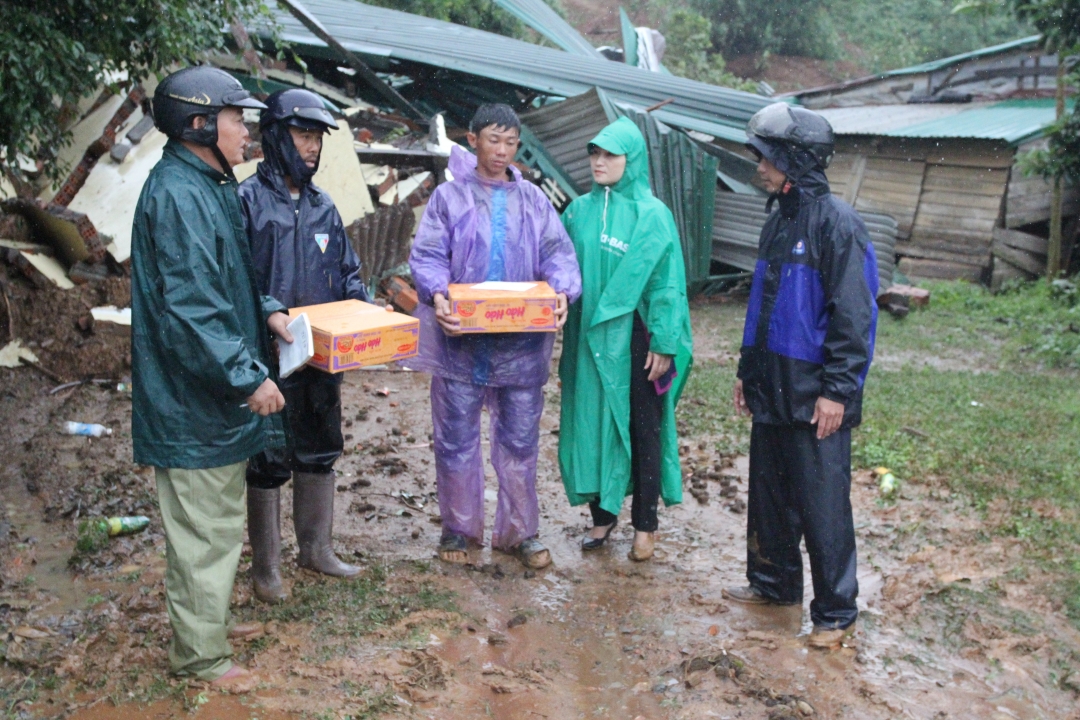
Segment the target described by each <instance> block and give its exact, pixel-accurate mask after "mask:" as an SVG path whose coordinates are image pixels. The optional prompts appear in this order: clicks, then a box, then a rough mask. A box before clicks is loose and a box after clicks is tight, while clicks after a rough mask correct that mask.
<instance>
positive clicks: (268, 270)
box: [240, 89, 368, 603]
mask: <svg viewBox="0 0 1080 720" xmlns="http://www.w3.org/2000/svg"><path fill="white" fill-rule="evenodd" d="M266 105H267V109H266V110H264V111H263V114H262V115H261V118H260V121H259V127H260V130H261V132H262V148H263V155H264V156H265V159H264V160H263V161H262V162H261V163H259V166H258V170H257V172H256V173H255V175H253V176H252V177H250V178H248V179H247V180H245V181H244V182H243V183H241V184H240V204H241V207H242V209H243V216H244V223H245V225H246V226H247V232H248V237H249V239H250V241H251V256H252V260H253V264H254V266H255V275H256V281H257V282H258V285H259V289H260V290H261V291H262V292H263V293H265V294H267V295H270V296H272V297H274V298H275V299H277V300H278V301H280V302H281V303H282V304H284V305H285V306H286V307H302V306H305V305H319V304H322V303H328V302H337V301H339V300H348V299H354V300H363V301H367V300H368V293H367V289H366V288H365V287H364V283H363V282H362V281H361V280H360V260H359V259H358V258H357V256H356V252H354V251H353V249H352V246H350V245H349V240H348V237H346V235H345V227H344V225H343V224H342V221H341V215H339V214H338V211H337V208H336V207H334V201H333V200H331V199H330V195H328V194H327V193H326V192H325V191H323V190H321V189H320V188H318V187H317V186H316V185H315V184H314V183H312V182H311V178H312V177H313V176H314V175H315V172H316V171H317V170H318V168H319V158H320V154H321V152H322V138H323V134H324V133H326V132H329V131H330V130H331V129H336V128H337V123H336V122H335V121H334V118H333V117H332V116H331V115H330V113H329V112H327V110H326V108H325V107H324V105H323V102H322V100H321V99H320V98H319V96H318V95H316V94H314V93H312V92H310V91H308V90H301V89H294V90H281V91H278V92H276V93H274V94H273V95H271V96H270V97H268V98H267V99H266ZM286 339H291V338H286ZM281 392H282V393H283V394H284V395H285V399H286V403H287V410H286V413H285V415H286V418H287V420H288V426H289V431H290V432H289V439H290V442H289V447H288V448H287V449H285V450H271V451H267V452H264V453H260V454H259V455H257V456H255V457H254V458H252V459H251V462H250V464H249V465H248V470H247V483H248V495H247V497H248V537H249V539H250V540H251V551H252V560H251V575H252V581H253V585H254V590H255V596H256V597H257V598H259V599H260V600H262V601H263V602H270V603H274V602H279V601H280V600H282V599H283V598H284V597H285V592H284V590H283V588H282V584H281V573H280V567H279V565H280V557H281V529H280V519H279V518H280V488H281V486H282V485H284V484H285V483H286V482H288V481H289V478H290V477H292V480H293V525H294V526H295V528H296V541H297V545H298V546H299V555H298V556H297V564H299V565H300V567H303V568H307V569H309V570H315V571H317V572H321V573H325V574H327V575H337V576H343V577H350V576H353V575H356V574H357V573H358V572H360V570H359V568H357V567H354V566H352V565H347V564H345V563H343V562H341V561H340V560H338V558H337V556H335V555H334V550H333V547H332V544H331V534H332V531H333V521H334V462H335V461H336V460H337V459H338V457H339V456H340V455H341V451H342V449H343V448H344V440H343V438H342V435H341V375H331V374H329V373H324V372H322V371H321V370H316V369H314V368H301V369H300V370H297V371H296V372H295V373H293V374H292V375H290V376H289V377H287V378H284V379H282V380H281Z"/></svg>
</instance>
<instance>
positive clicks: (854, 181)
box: [844, 155, 867, 205]
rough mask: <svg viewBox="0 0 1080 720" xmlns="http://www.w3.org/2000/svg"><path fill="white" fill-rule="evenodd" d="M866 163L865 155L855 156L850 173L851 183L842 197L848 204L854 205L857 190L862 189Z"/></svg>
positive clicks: (857, 193) (857, 194)
mask: <svg viewBox="0 0 1080 720" xmlns="http://www.w3.org/2000/svg"><path fill="white" fill-rule="evenodd" d="M866 163H867V158H866V156H865V155H856V156H855V164H854V167H853V168H852V174H851V183H850V184H849V185H848V187H847V192H845V193H844V199H845V200H847V201H848V204H850V205H854V204H855V199H856V198H858V197H859V190H861V189H862V184H863V178H864V177H866Z"/></svg>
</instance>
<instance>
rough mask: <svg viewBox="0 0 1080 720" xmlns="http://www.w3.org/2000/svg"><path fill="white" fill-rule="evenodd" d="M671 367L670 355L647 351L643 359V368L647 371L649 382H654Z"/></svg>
mask: <svg viewBox="0 0 1080 720" xmlns="http://www.w3.org/2000/svg"><path fill="white" fill-rule="evenodd" d="M670 367H671V356H670V355H661V354H660V353H654V352H651V351H650V352H649V355H648V357H647V359H646V360H645V369H646V370H648V371H649V382H656V381H657V380H659V379H660V378H661V377H663V376H664V373H666V372H667V371H668V368H670Z"/></svg>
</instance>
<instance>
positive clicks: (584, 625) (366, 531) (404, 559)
mask: <svg viewBox="0 0 1080 720" xmlns="http://www.w3.org/2000/svg"><path fill="white" fill-rule="evenodd" d="M15 284H16V285H17V284H18V283H15ZM26 292H27V293H32V292H33V291H26ZM28 296H29V295H28ZM42 302H44V301H42ZM46 304H47V303H46ZM743 311H744V305H743V304H742V303H741V302H740V301H731V302H724V303H714V304H703V305H696V306H695V307H694V310H693V316H694V323H695V332H696V340H697V355H698V359H699V362H700V363H701V366H702V367H709V366H711V367H719V368H730V367H731V363H733V361H734V360H733V358H734V355H733V354H734V353H735V352H736V351H737V338H738V330H739V327H740V326H741V314H742V312H743ZM32 314H33V312H32V311H28V313H27V315H28V316H29V315H32ZM23 329H24V330H25V333H26V334H24V335H23V337H24V339H30V338H31V337H33V330H32V328H31V324H29V323H28V324H26V325H25V326H24V328H23ZM16 330H17V331H18V330H19V328H18V326H17V327H16ZM79 332H80V335H79V337H83V338H84V342H90V341H91V340H92V341H93V342H95V343H97V342H98V341H100V343H101V347H102V349H97V350H93V352H94V353H98V354H99V355H100V357H101V358H102V362H103V364H102V366H101V367H99V368H95V367H93V363H92V362H91V361H89V360H80V361H79V362H81V363H83V364H81V365H78V366H76V365H72V364H71V363H70V362H67V361H64V360H63V358H62V357H60V356H59V355H57V356H55V357H54V356H52V355H50V352H49V347H44V348H41V346H40V340H38V343H39V346H38V347H39V350H41V352H40V353H39V355H40V356H41V358H42V362H43V363H45V364H49V363H50V362H52V363H53V367H54V368H59V371H61V372H64V373H65V374H66V373H70V374H71V375H70V376H71V377H75V378H81V377H84V376H85V375H87V374H89V375H90V376H92V377H96V378H98V379H102V380H110V381H111V382H108V383H104V382H103V383H97V384H94V383H88V384H84V385H79V386H76V387H73V388H69V389H66V390H62V391H60V392H56V393H51V392H50V391H51V390H52V389H53V388H54V387H55V386H56V385H57V383H56V382H54V381H52V380H49V379H48V378H46V377H44V376H43V375H42V374H40V373H38V372H35V371H34V370H32V369H28V368H19V369H13V370H4V369H0V427H2V428H3V432H2V433H0V458H2V463H0V465H2V466H0V497H2V500H3V506H4V515H3V526H2V527H0V581H2V586H0V625H2V629H3V632H4V635H3V638H2V643H3V653H4V658H5V660H4V662H3V664H2V666H0V700H2V701H3V707H2V712H4V713H5V714H6V716H9V717H71V718H80V719H89V718H95V719H96V718H102V719H104V718H109V720H125V719H127V718H146V717H177V716H184V715H185V714H193V715H194V716H197V717H202V718H213V719H215V720H216V719H218V718H221V719H228V720H233V719H238V718H243V719H245V720H246V719H247V718H260V719H264V720H265V719H267V718H286V717H313V718H344V717H354V718H373V717H383V716H386V717H415V718H434V719H439V720H451V719H453V720H459V719H462V718H507V719H510V718H513V719H521V720H529V719H530V718H559V719H562V718H627V719H632V718H650V719H652V718H695V719H696V718H770V719H773V720H776V719H779V718H796V717H806V716H812V717H825V718H900V717H910V718H946V717H952V718H1000V719H1005V718H1023V719H1029V718H1030V719H1035V718H1080V712H1078V711H1077V709H1076V708H1077V703H1078V700H1077V693H1078V692H1080V678H1078V677H1076V676H1075V675H1072V674H1071V672H1072V671H1071V668H1072V667H1076V666H1077V665H1078V663H1077V661H1078V660H1080V633H1078V632H1077V630H1076V628H1075V627H1074V626H1073V625H1071V624H1070V623H1069V622H1068V621H1067V620H1066V619H1065V617H1064V616H1063V615H1062V614H1061V612H1060V610H1059V609H1057V608H1055V607H1054V606H1053V605H1052V604H1051V602H1050V601H1048V600H1046V599H1045V598H1043V597H1042V596H1041V595H1039V594H1038V593H1037V592H1036V591H1035V590H1034V589H1033V588H1036V587H1037V586H1038V583H1037V582H1034V581H1033V580H1032V575H1031V574H1030V573H1029V574H1028V575H1027V580H1025V581H1013V580H1011V579H1010V578H1012V577H1015V575H1010V571H1012V570H1014V569H1015V568H1016V567H1017V566H1018V565H1021V564H1023V560H1022V557H1021V554H1020V552H1021V551H1020V548H1019V545H1018V543H1019V541H1017V542H1016V543H1014V542H1013V541H1012V540H1009V539H1000V538H995V539H993V540H990V541H987V540H985V539H979V538H981V537H982V536H981V535H980V525H981V522H982V521H981V520H980V516H979V515H977V514H975V513H973V512H972V511H971V510H970V509H969V508H968V506H967V505H965V504H964V503H963V502H961V501H959V500H957V499H955V498H952V497H950V496H949V495H948V493H947V491H945V490H943V489H942V487H941V486H939V485H934V484H920V483H918V482H909V483H907V484H906V485H905V486H904V490H903V496H902V498H901V500H900V501H899V502H897V503H894V504H885V503H882V502H880V500H879V498H878V494H877V490H876V486H875V484H874V483H873V481H872V480H871V478H870V475H869V473H868V472H867V471H865V470H860V471H858V472H857V473H856V475H855V478H854V483H853V497H852V500H853V504H854V507H855V521H856V527H857V531H858V537H859V559H860V588H861V592H860V598H859V603H860V607H861V608H862V611H863V612H862V616H861V618H860V621H859V625H858V632H857V633H856V635H855V637H854V638H853V640H852V642H851V643H850V644H849V646H846V647H841V648H838V649H836V650H834V651H831V652H823V651H816V650H810V649H808V648H807V647H806V643H805V634H806V633H807V632H808V630H809V626H808V619H807V617H808V611H807V608H806V606H805V605H804V607H802V608H746V607H742V606H738V605H732V604H729V603H727V602H725V601H723V600H722V599H721V595H720V591H721V588H722V587H724V586H725V585H732V584H740V583H741V582H742V580H743V577H742V575H743V572H744V558H745V518H746V516H745V498H746V472H747V466H746V459H745V458H744V457H739V456H735V455H723V454H720V452H719V450H718V448H720V449H722V448H725V447H729V446H730V443H729V442H726V440H728V439H729V438H727V439H726V438H724V437H721V436H719V435H718V434H714V433H703V434H695V435H684V437H683V438H682V443H683V458H684V469H685V472H686V476H687V480H686V484H687V487H686V490H687V493H686V497H685V502H684V503H683V504H682V505H680V506H676V507H672V508H667V509H664V510H662V511H661V534H660V538H659V543H658V552H657V556H656V557H655V558H654V560H653V561H652V562H649V563H643V564H636V563H632V562H631V561H629V560H628V559H627V557H626V553H627V551H628V550H629V547H630V540H631V536H632V530H631V529H630V528H629V527H628V523H626V524H620V525H619V527H618V528H617V529H616V531H615V533H614V535H613V540H612V542H609V544H608V546H607V547H605V548H604V549H603V550H601V551H599V552H596V553H594V554H589V555H583V554H582V553H581V551H580V550H579V549H578V542H579V539H580V536H581V534H582V531H583V530H584V529H585V527H586V525H587V513H586V512H585V511H584V510H583V508H571V507H569V506H568V505H567V503H566V500H565V497H564V495H563V492H562V487H561V484H560V480H559V475H558V470H557V464H556V444H557V441H558V436H557V434H556V431H557V425H558V412H557V410H558V388H557V386H556V384H555V383H554V382H552V383H551V384H549V386H548V388H547V393H546V394H547V402H548V407H547V412H546V413H545V415H544V418H543V424H542V428H543V432H542V435H541V469H540V478H539V492H540V499H541V507H542V521H541V528H542V539H543V540H544V541H545V542H546V543H547V544H548V545H549V547H550V548H551V549H552V553H553V556H554V560H555V562H554V565H553V567H551V568H550V569H548V570H545V571H541V572H539V573H535V574H534V573H527V572H525V571H524V569H523V568H522V567H521V566H520V564H518V562H517V561H516V560H515V559H514V558H512V557H509V556H506V555H503V554H501V553H498V552H492V551H491V550H489V549H485V550H482V551H475V552H474V553H473V555H472V557H471V561H472V562H471V564H470V565H469V566H464V567H462V566H453V567H450V566H445V565H442V564H440V563H439V562H438V561H437V560H436V559H435V558H434V552H433V551H434V546H435V544H436V542H437V540H438V537H439V533H440V528H439V525H438V523H437V515H438V507H437V505H436V504H435V501H434V494H433V493H434V490H435V485H434V467H433V462H432V454H431V448H430V444H429V443H430V440H429V433H430V430H431V420H430V416H429V413H430V409H429V403H428V399H427V393H428V379H427V378H426V377H425V376H423V375H420V374H415V373H409V372H400V371H390V370H368V371H357V372H351V373H348V374H347V376H346V381H345V385H344V390H343V401H344V408H345V417H346V428H345V432H346V433H347V436H346V437H347V448H348V449H347V453H346V455H345V456H344V457H343V458H342V460H341V461H340V462H339V465H338V470H339V479H338V491H339V492H338V495H337V507H336V518H335V520H336V527H335V537H336V546H337V549H338V551H339V553H340V554H341V555H342V556H343V557H345V558H348V559H350V560H351V561H353V562H357V563H359V564H361V565H363V566H364V568H365V570H364V574H363V575H362V576H361V577H360V578H359V579H357V580H353V581H349V582H342V581H326V580H323V579H321V578H318V577H315V576H313V575H311V574H309V573H306V572H302V571H297V570H295V569H294V567H293V565H292V561H293V558H294V557H295V542H294V537H293V533H292V530H291V513H290V511H289V509H288V508H289V506H290V503H289V502H288V501H287V499H288V497H289V494H288V487H286V489H285V492H286V494H285V500H284V501H283V505H284V507H285V511H284V513H283V515H284V517H283V527H284V532H285V536H286V538H285V558H284V567H285V568H286V575H287V580H288V582H289V584H290V586H291V587H292V593H293V597H292V599H291V600H290V601H289V602H288V603H286V604H285V605H282V606H278V607H275V608H268V607H266V606H263V605H258V604H255V603H254V602H253V600H252V598H251V594H250V590H249V583H248V579H247V569H248V567H247V562H246V560H247V559H248V558H249V554H247V553H245V559H244V561H243V562H242V563H241V567H240V574H239V576H238V579H237V584H236V591H235V594H234V601H235V602H234V611H235V616H236V617H237V619H238V620H259V621H262V622H264V623H266V624H265V634H264V635H263V636H262V637H259V638H257V639H254V640H252V641H249V642H246V643H237V644H235V649H236V652H237V655H238V658H239V660H240V661H241V662H243V663H245V664H246V665H248V666H249V667H251V668H252V669H253V670H255V671H256V672H257V673H258V674H259V676H260V678H261V680H262V684H261V685H260V686H259V688H258V689H257V690H256V691H255V692H254V693H253V694H251V695H248V696H244V697H230V696H224V695H220V694H217V693H215V692H213V691H211V690H209V689H207V688H205V687H201V686H199V685H198V684H187V683H182V682H179V681H176V680H173V679H170V678H169V677H168V674H167V661H166V656H165V649H164V648H165V645H166V643H167V640H168V637H169V627H168V622H167V619H166V616H165V611H164V602H163V589H162V576H163V570H164V537H163V535H162V534H161V530H160V527H161V526H160V521H159V518H158V515H157V511H156V508H155V500H154V487H153V474H152V471H151V470H149V469H148V468H141V467H137V466H134V465H132V463H131V447H130V420H131V412H130V410H131V403H130V395H129V394H128V393H127V392H125V391H123V390H118V389H117V386H116V384H115V382H112V381H118V380H122V379H123V378H122V375H123V372H124V369H123V367H122V363H121V364H120V366H118V365H117V362H116V359H117V358H125V357H126V353H127V349H126V347H125V345H124V342H123V341H122V340H118V339H116V338H110V337H108V336H106V335H96V334H95V333H94V332H93V331H91V332H89V333H85V331H79ZM54 344H55V343H54ZM91 347H94V346H91ZM65 352H67V351H66V350H65ZM883 352H884V353H885V354H886V355H887V354H888V352H889V349H888V348H884V349H883ZM886 360H887V357H886ZM66 362H67V364H65V363H66ZM883 366H887V362H886V363H883ZM387 391H388V392H387ZM727 402H728V400H727V396H726V394H722V395H720V396H717V397H701V396H694V395H692V394H690V395H688V396H687V398H686V401H685V402H684V403H683V404H682V406H681V409H680V412H681V414H682V417H683V418H684V419H687V418H689V417H691V416H692V414H694V413H695V412H702V411H703V409H704V408H707V407H710V406H713V407H715V406H716V405H718V404H726V403H727ZM65 420H80V421H86V422H100V423H102V424H105V425H107V426H109V427H111V428H113V434H112V436H110V437H106V438H101V439H89V440H88V439H86V438H76V437H71V436H66V435H63V434H61V433H60V430H59V426H60V424H61V423H62V422H63V421H65ZM485 448H486V445H485ZM695 473H696V478H695V477H694V476H695ZM489 477H490V483H491V484H490V486H489V488H490V489H489V492H488V500H489V526H490V516H492V515H493V513H494V505H495V498H496V495H495V489H496V485H495V481H494V477H493V473H491V471H490V468H489ZM694 483H696V484H697V485H698V488H697V489H698V490H699V492H698V495H701V493H700V486H701V485H704V487H705V489H706V490H707V493H708V495H709V497H708V499H707V502H705V503H703V502H700V501H699V500H698V499H696V498H695V497H693V496H691V494H690V492H689V491H690V490H691V489H694V488H693V485H694ZM702 497H704V496H703V495H702ZM627 512H628V511H627ZM131 514H146V515H148V516H150V518H151V525H150V529H149V530H148V531H146V532H144V533H142V534H139V535H135V536H131V537H126V538H113V539H111V540H109V541H108V542H107V543H106V544H105V545H104V546H103V547H97V546H95V544H94V543H93V542H92V540H93V538H92V537H89V536H86V535H84V536H83V538H82V543H81V547H77V546H76V541H77V540H78V538H79V535H78V526H79V523H80V522H81V521H82V520H84V519H86V518H96V517H102V516H111V515H131ZM625 514H626V513H624V515H625ZM624 519H625V518H624ZM807 578H808V579H809V570H808V569H807ZM810 599H811V591H810V590H809V589H808V590H807V597H806V604H807V605H808V604H809V601H810Z"/></svg>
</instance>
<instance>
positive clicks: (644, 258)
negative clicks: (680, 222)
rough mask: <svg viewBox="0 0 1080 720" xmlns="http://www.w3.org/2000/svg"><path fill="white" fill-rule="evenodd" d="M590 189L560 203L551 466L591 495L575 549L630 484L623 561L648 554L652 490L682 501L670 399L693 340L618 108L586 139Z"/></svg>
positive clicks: (669, 230)
mask: <svg viewBox="0 0 1080 720" xmlns="http://www.w3.org/2000/svg"><path fill="white" fill-rule="evenodd" d="M589 158H590V161H591V164H592V170H593V179H594V181H595V182H594V183H593V187H592V191H591V192H590V193H589V194H588V195H584V196H582V197H579V198H578V199H577V200H575V201H574V202H573V203H571V204H570V206H569V207H568V208H567V209H566V212H565V213H563V218H562V219H563V224H564V225H565V226H566V230H567V232H568V233H569V235H570V238H571V239H572V240H573V242H574V249H575V250H576V251H577V256H578V264H579V265H580V266H581V277H582V295H581V299H580V300H579V301H578V302H577V303H575V304H574V305H573V306H571V308H570V316H569V318H568V320H567V323H566V327H565V330H564V335H563V352H562V358H561V360H560V362H559V377H560V378H561V380H562V416H561V431H560V434H559V465H560V468H561V470H562V476H563V484H564V485H565V487H566V494H567V496H568V497H569V499H570V504H571V505H580V504H582V503H589V509H590V510H591V511H592V518H593V528H592V529H591V530H590V531H589V534H588V535H587V536H586V537H585V538H584V539H583V540H582V548H583V549H585V550H593V549H596V548H599V547H601V546H602V545H603V544H604V541H605V540H606V539H607V537H608V535H610V534H611V530H612V529H613V528H614V527H615V523H616V521H617V519H618V514H619V511H620V510H621V509H622V504H623V499H624V498H625V497H626V496H627V495H629V494H631V493H632V494H633V504H632V512H631V520H632V523H633V526H634V530H635V531H636V532H635V534H634V546H633V549H632V550H631V551H630V559H632V560H647V559H649V558H650V557H652V553H653V544H654V533H655V532H656V529H657V517H656V510H657V505H658V500H659V498H663V500H664V503H665V504H666V505H672V504H675V503H678V502H681V501H682V470H681V468H680V465H679V448H678V438H677V436H676V432H675V403H676V402H677V401H678V397H679V393H680V391H681V389H682V385H683V383H685V381H686V378H687V375H688V374H689V372H690V366H691V363H692V357H691V353H692V350H693V340H692V338H691V334H690V310H689V307H688V306H687V302H686V275H685V270H684V266H683V257H682V250H681V248H680V244H679V234H678V231H677V230H676V228H675V220H674V218H673V217H672V215H671V211H670V210H668V208H667V206H665V205H664V204H663V203H662V202H660V200H658V199H657V198H656V197H654V196H653V194H652V190H651V189H650V187H649V160H648V153H647V151H646V146H645V138H644V137H643V136H642V134H641V131H639V130H638V128H637V126H636V125H634V123H633V122H632V121H631V120H629V119H628V118H621V119H619V120H618V121H616V122H614V123H612V124H611V125H609V126H607V127H606V128H604V130H602V131H601V132H600V134H599V135H597V136H596V137H595V138H594V139H593V140H592V142H590V143H589Z"/></svg>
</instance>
